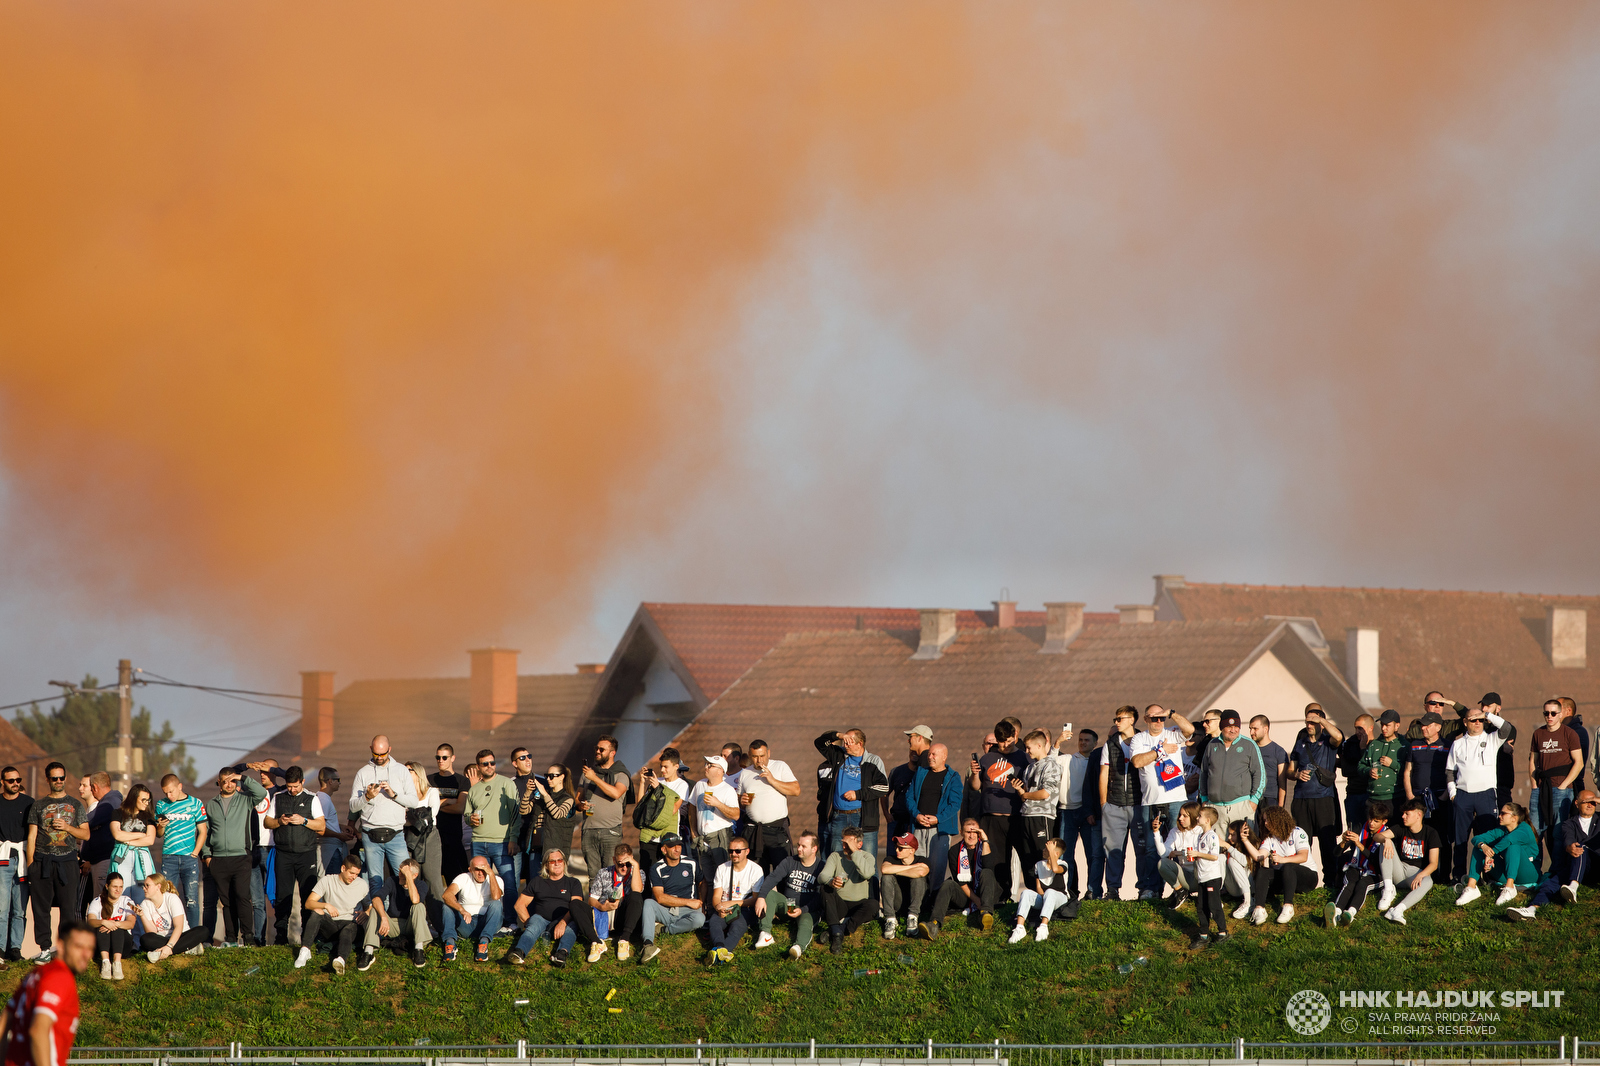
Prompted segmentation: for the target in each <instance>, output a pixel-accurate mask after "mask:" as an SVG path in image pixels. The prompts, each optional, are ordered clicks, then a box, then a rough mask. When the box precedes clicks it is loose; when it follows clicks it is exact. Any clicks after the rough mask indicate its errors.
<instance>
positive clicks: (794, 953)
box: [789, 944, 805, 959]
mask: <svg viewBox="0 0 1600 1066" xmlns="http://www.w3.org/2000/svg"><path fill="white" fill-rule="evenodd" d="M804 954H805V952H803V951H801V950H800V945H799V944H796V945H794V946H793V947H791V948H790V949H789V957H790V958H791V959H798V958H799V957H800V956H801V955H804Z"/></svg>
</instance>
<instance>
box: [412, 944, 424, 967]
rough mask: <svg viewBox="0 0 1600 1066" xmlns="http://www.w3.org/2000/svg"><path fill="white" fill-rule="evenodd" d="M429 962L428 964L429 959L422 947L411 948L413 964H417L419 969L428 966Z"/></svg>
mask: <svg viewBox="0 0 1600 1066" xmlns="http://www.w3.org/2000/svg"><path fill="white" fill-rule="evenodd" d="M427 964H428V959H427V956H425V955H423V954H422V949H421V948H412V949H411V965H413V966H415V967H416V968H417V969H419V970H420V969H422V968H423V967H424V966H426V965H427Z"/></svg>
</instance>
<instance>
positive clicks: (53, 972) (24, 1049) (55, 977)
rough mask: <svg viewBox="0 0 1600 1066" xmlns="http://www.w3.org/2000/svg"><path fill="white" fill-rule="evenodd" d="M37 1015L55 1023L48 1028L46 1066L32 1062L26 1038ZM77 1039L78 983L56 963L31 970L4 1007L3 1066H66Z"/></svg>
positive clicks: (27, 1038) (31, 1054) (42, 1063)
mask: <svg viewBox="0 0 1600 1066" xmlns="http://www.w3.org/2000/svg"><path fill="white" fill-rule="evenodd" d="M38 1014H43V1015H45V1016H47V1017H49V1018H53V1019H54V1020H55V1024H53V1025H52V1026H51V1027H50V1061H49V1062H34V1061H33V1045H32V1043H31V1042H30V1041H29V1037H28V1034H29V1033H30V1032H31V1031H32V1030H33V1019H34V1016H35V1015H38ZM77 1035H78V979H77V978H76V977H75V976H73V973H72V971H71V970H69V969H67V964H66V963H64V962H62V961H61V960H60V959H53V960H52V961H50V962H47V963H45V964H44V965H43V966H36V967H34V969H33V972H32V973H30V974H28V976H26V977H24V978H23V979H22V984H20V985H18V986H17V991H16V994H15V995H13V996H12V997H11V1002H9V1003H7V1004H6V1059H5V1061H6V1066H67V1056H68V1055H70V1054H72V1041H73V1039H74V1038H76V1037H77Z"/></svg>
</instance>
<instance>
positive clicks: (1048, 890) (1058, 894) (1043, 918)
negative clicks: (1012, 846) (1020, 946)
mask: <svg viewBox="0 0 1600 1066" xmlns="http://www.w3.org/2000/svg"><path fill="white" fill-rule="evenodd" d="M1066 854H1067V842H1066V841H1064V840H1062V839H1061V838H1060V837H1051V838H1050V839H1049V840H1047V841H1045V842H1044V858H1042V859H1040V860H1039V861H1038V862H1036V863H1034V864H1033V871H1034V876H1035V878H1036V879H1037V881H1038V883H1039V891H1037V892H1035V891H1034V890H1033V889H1031V888H1024V889H1023V890H1022V898H1021V899H1020V900H1018V901H1017V927H1016V928H1015V929H1013V930H1011V939H1010V941H1008V943H1012V944H1015V943H1016V942H1017V941H1019V940H1021V939H1022V938H1023V937H1024V936H1026V935H1027V929H1026V928H1024V923H1025V922H1026V921H1027V920H1028V915H1029V914H1030V913H1031V912H1032V911H1033V906H1034V904H1036V903H1038V904H1041V907H1040V910H1039V928H1037V929H1035V930H1034V932H1033V939H1034V940H1048V939H1049V938H1050V916H1051V915H1052V914H1054V913H1055V912H1056V908H1057V907H1059V906H1061V905H1062V904H1067V905H1068V908H1067V910H1065V911H1063V912H1062V913H1064V914H1065V915H1066V916H1067V917H1068V918H1075V917H1077V907H1076V905H1074V904H1073V899H1072V894H1071V893H1070V892H1068V891H1067V863H1066Z"/></svg>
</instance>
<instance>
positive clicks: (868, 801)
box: [813, 729, 889, 833]
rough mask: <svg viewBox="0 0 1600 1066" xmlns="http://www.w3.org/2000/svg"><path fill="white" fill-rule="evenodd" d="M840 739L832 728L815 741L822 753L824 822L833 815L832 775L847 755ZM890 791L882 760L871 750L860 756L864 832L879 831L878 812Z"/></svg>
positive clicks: (820, 788)
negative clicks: (836, 742) (839, 743)
mask: <svg viewBox="0 0 1600 1066" xmlns="http://www.w3.org/2000/svg"><path fill="white" fill-rule="evenodd" d="M838 739H839V734H838V732H837V731H836V730H832V729H830V730H828V731H827V732H826V733H824V734H822V735H821V736H820V737H818V738H817V739H816V740H815V741H813V743H814V744H815V745H816V748H817V753H818V754H820V755H821V756H822V765H821V766H818V767H817V819H818V821H819V823H820V824H822V825H827V824H828V822H829V821H830V820H831V819H832V818H833V775H834V772H835V771H837V770H838V769H839V767H840V765H841V764H843V763H844V760H845V758H846V753H845V750H844V748H843V747H841V746H839V745H838V744H835V743H834V741H836V740H838ZM888 794H889V779H888V778H887V777H885V776H884V775H883V768H882V765H881V760H879V759H878V757H877V756H876V755H873V754H872V753H870V752H868V753H867V754H866V755H863V756H862V758H861V789H860V795H861V831H862V832H864V833H874V832H877V829H878V811H879V808H880V807H881V806H882V803H883V797H885V796H887V795H888Z"/></svg>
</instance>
